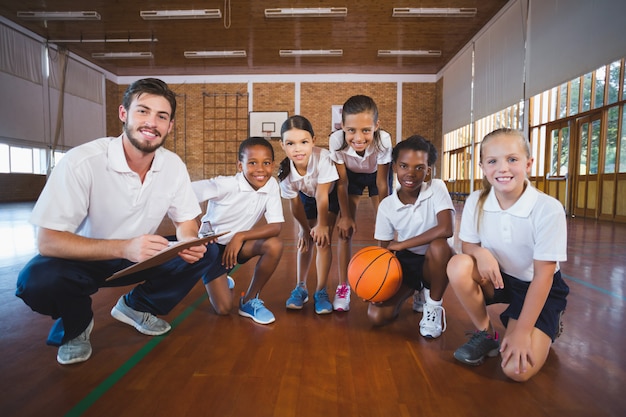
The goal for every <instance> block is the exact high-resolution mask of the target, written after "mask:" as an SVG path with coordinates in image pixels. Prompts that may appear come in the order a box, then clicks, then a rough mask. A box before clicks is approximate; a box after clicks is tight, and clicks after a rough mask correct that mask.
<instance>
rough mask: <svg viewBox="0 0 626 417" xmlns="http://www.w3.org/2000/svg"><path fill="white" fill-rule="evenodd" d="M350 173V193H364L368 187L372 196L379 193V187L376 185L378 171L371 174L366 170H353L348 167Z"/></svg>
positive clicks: (347, 170)
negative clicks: (365, 171)
mask: <svg viewBox="0 0 626 417" xmlns="http://www.w3.org/2000/svg"><path fill="white" fill-rule="evenodd" d="M346 172H347V173H348V194H350V195H363V190H365V187H367V192H368V194H369V196H370V197H372V196H375V195H378V187H377V186H376V171H374V172H372V173H371V174H367V173H364V172H352V171H350V170H349V169H348V168H346Z"/></svg>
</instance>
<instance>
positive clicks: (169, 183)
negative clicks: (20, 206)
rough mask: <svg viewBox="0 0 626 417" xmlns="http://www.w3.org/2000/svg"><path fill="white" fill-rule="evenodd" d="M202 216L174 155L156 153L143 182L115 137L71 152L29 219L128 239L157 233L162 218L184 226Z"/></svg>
mask: <svg viewBox="0 0 626 417" xmlns="http://www.w3.org/2000/svg"><path fill="white" fill-rule="evenodd" d="M200 213H201V211H200V206H199V204H198V201H197V200H196V196H195V194H194V192H193V190H192V188H191V183H190V180H189V174H188V172H187V168H186V167H185V165H184V163H183V162H182V160H181V159H180V158H179V157H178V155H176V154H175V153H173V152H171V151H169V150H167V149H164V148H159V149H157V151H156V152H155V155H154V160H153V161H152V165H151V166H150V169H149V170H148V173H147V174H146V177H145V179H144V181H143V183H142V182H141V179H140V178H139V175H138V174H137V173H136V172H133V171H132V170H131V169H130V168H129V166H128V163H127V162H126V157H125V156H124V149H123V147H122V137H121V136H119V137H117V138H101V139H97V140H94V141H92V142H88V143H86V144H84V145H81V146H78V147H76V148H73V149H71V150H70V151H69V152H68V153H67V154H66V155H65V157H64V158H63V159H62V160H61V161H60V162H59V164H58V165H57V166H56V167H55V168H54V169H53V170H52V174H51V175H50V178H49V179H48V182H47V183H46V187H44V189H43V192H42V193H41V196H40V197H39V199H38V200H37V203H36V204H35V207H34V209H33V212H32V214H31V218H30V220H31V222H32V223H33V224H35V225H37V226H40V227H45V228H47V229H52V230H58V231H63V232H72V233H76V234H78V235H81V236H85V237H89V238H95V239H130V238H133V237H137V236H140V235H143V234H153V233H155V232H156V230H157V228H158V227H159V225H160V224H161V221H162V220H163V218H164V217H165V215H166V214H167V215H169V217H170V218H171V219H172V220H173V221H175V222H183V221H187V220H192V219H194V218H196V217H197V216H198V215H199V214H200Z"/></svg>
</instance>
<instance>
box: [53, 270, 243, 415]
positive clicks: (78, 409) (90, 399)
mask: <svg viewBox="0 0 626 417" xmlns="http://www.w3.org/2000/svg"><path fill="white" fill-rule="evenodd" d="M238 268H239V264H237V265H235V267H234V268H233V269H232V270H231V271H230V273H231V274H232V273H233V272H235V271H236V270H237V269H238ZM206 299H207V295H206V294H202V295H201V296H200V298H198V299H197V300H196V301H194V302H193V304H191V305H190V306H189V307H187V308H186V309H185V310H184V311H183V312H182V313H181V314H180V315H179V316H178V317H176V318H175V319H174V320H173V321H172V322H171V323H170V325H171V326H172V330H174V329H175V328H176V327H177V326H178V325H179V324H180V323H182V322H183V321H184V320H185V319H186V318H187V317H188V316H189V315H190V314H191V313H192V312H193V311H194V310H195V309H196V308H198V306H199V305H200V304H202V302H203V301H205V300H206ZM170 331H171V330H170ZM165 337H166V335H163V336H155V337H153V338H152V339H150V341H149V342H148V343H146V344H145V345H144V347H142V348H141V349H139V351H138V352H137V353H135V354H134V355H133V356H132V357H131V358H130V359H129V360H127V361H126V362H125V363H124V364H122V366H120V367H119V368H118V369H117V370H116V371H115V372H113V373H112V374H111V375H109V377H108V378H107V379H105V380H104V381H102V383H101V384H100V385H98V386H97V387H96V388H94V390H93V391H91V392H90V393H89V394H88V395H87V396H86V397H85V398H83V399H82V400H81V401H80V402H79V403H78V404H76V405H75V406H74V408H72V409H71V410H70V411H68V412H67V413H66V414H65V417H77V416H80V415H81V414H82V413H84V412H85V411H87V409H88V408H89V407H91V406H92V405H93V404H94V403H95V402H96V401H98V399H100V397H102V396H103V395H104V394H105V393H106V392H107V391H108V390H109V389H110V388H111V387H112V386H113V385H115V384H116V383H117V382H118V381H119V380H120V379H122V377H123V376H124V375H126V373H128V371H130V370H131V369H133V367H134V366H135V365H137V364H138V363H139V361H141V360H142V359H143V358H144V357H146V355H147V354H148V353H150V351H151V350H152V349H154V348H155V347H156V346H157V345H158V344H159V343H161V341H162V340H163V339H164V338H165Z"/></svg>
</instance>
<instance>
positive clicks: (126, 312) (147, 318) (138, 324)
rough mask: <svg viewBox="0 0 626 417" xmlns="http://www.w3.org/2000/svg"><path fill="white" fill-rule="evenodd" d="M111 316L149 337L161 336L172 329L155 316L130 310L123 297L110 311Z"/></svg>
mask: <svg viewBox="0 0 626 417" xmlns="http://www.w3.org/2000/svg"><path fill="white" fill-rule="evenodd" d="M111 316H113V318H115V319H117V320H119V321H121V322H122V323H126V324H129V325H131V326H133V327H134V328H135V329H137V330H138V331H139V332H141V333H143V334H147V335H149V336H159V335H162V334H164V333H167V332H169V331H170V329H171V328H172V327H171V326H170V325H169V323H168V322H166V321H165V320H162V319H160V318H158V317H157V316H155V315H152V314H150V313H146V312H143V311H137V310H133V309H132V308H130V307H129V306H128V305H127V304H126V301H124V296H123V295H122V296H121V297H120V299H119V300H117V304H115V307H113V309H112V310H111Z"/></svg>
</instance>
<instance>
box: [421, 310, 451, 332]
mask: <svg viewBox="0 0 626 417" xmlns="http://www.w3.org/2000/svg"><path fill="white" fill-rule="evenodd" d="M442 322H443V327H442V326H441V323H442ZM445 331H446V310H444V308H443V306H436V305H432V304H429V303H424V316H423V317H422V319H421V320H420V334H421V335H422V336H424V337H427V338H429V339H435V338H437V337H439V336H441V333H443V332H445Z"/></svg>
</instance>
